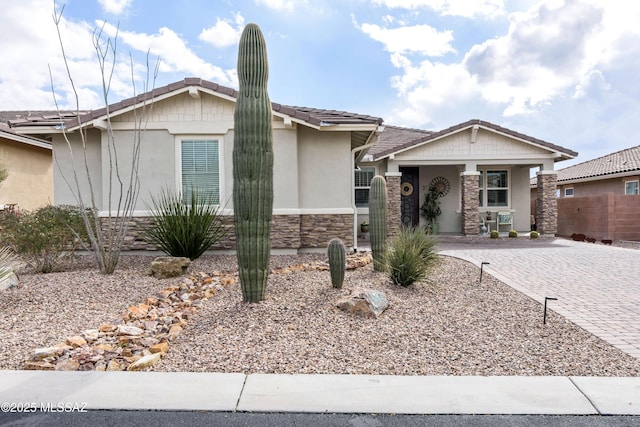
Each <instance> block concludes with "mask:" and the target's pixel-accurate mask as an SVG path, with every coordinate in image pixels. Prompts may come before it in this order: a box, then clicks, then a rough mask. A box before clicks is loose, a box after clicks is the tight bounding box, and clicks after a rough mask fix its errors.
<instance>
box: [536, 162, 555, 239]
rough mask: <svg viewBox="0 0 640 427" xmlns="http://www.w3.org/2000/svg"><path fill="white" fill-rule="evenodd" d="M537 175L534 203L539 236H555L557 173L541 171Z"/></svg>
mask: <svg viewBox="0 0 640 427" xmlns="http://www.w3.org/2000/svg"><path fill="white" fill-rule="evenodd" d="M537 175H538V194H537V201H536V224H537V226H538V232H539V233H540V234H541V235H545V234H546V235H551V236H555V234H556V233H557V232H558V199H557V198H556V188H557V183H558V173H557V171H555V170H541V171H540V172H538V173H537Z"/></svg>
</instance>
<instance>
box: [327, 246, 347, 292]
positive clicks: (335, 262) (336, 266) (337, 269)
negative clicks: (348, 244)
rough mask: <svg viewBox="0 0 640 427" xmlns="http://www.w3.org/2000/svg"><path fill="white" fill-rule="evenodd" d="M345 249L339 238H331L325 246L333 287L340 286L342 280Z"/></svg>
mask: <svg viewBox="0 0 640 427" xmlns="http://www.w3.org/2000/svg"><path fill="white" fill-rule="evenodd" d="M346 252H347V249H346V248H345V247H344V243H342V240H340V239H331V240H330V241H329V246H327V255H328V256H329V272H330V273H331V285H332V286H333V287H334V288H338V289H340V288H342V283H343V282H344V265H345V263H346Z"/></svg>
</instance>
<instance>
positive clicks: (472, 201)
mask: <svg viewBox="0 0 640 427" xmlns="http://www.w3.org/2000/svg"><path fill="white" fill-rule="evenodd" d="M460 182H461V183H462V188H461V190H462V194H461V195H460V196H461V203H460V206H461V211H462V233H463V234H464V235H465V236H475V235H478V234H479V233H480V218H479V216H478V215H479V214H478V212H479V208H480V202H479V195H480V172H478V171H464V172H462V173H461V174H460Z"/></svg>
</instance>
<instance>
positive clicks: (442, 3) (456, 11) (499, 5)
mask: <svg viewBox="0 0 640 427" xmlns="http://www.w3.org/2000/svg"><path fill="white" fill-rule="evenodd" d="M372 2H373V4H374V5H378V6H386V7H388V8H390V9H410V10H411V9H420V8H431V9H433V10H435V11H436V12H438V13H440V14H442V15H452V16H462V17H465V18H473V17H476V16H484V17H488V18H491V17H494V16H499V15H504V13H505V10H504V0H471V1H470V0H372Z"/></svg>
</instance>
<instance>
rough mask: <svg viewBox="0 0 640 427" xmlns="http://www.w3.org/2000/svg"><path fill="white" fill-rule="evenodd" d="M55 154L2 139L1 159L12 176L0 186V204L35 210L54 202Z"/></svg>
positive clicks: (0, 143)
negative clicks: (14, 204) (15, 204)
mask: <svg viewBox="0 0 640 427" xmlns="http://www.w3.org/2000/svg"><path fill="white" fill-rule="evenodd" d="M51 159H52V152H51V150H47V149H45V148H39V147H34V146H30V145H27V144H23V143H20V142H16V141H11V140H7V139H3V138H0V160H1V161H2V162H3V163H4V164H5V166H6V167H7V170H8V172H9V176H8V177H7V179H6V180H5V181H3V182H2V184H0V204H9V203H17V204H18V209H26V210H30V211H32V210H34V209H37V208H39V207H41V206H44V205H47V204H49V203H53V167H52V161H51Z"/></svg>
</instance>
